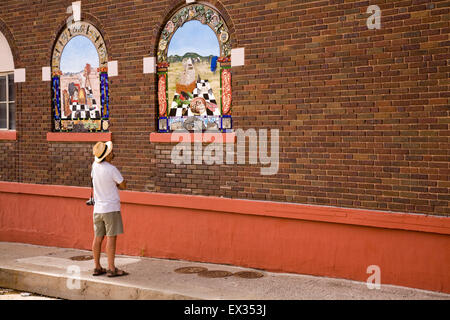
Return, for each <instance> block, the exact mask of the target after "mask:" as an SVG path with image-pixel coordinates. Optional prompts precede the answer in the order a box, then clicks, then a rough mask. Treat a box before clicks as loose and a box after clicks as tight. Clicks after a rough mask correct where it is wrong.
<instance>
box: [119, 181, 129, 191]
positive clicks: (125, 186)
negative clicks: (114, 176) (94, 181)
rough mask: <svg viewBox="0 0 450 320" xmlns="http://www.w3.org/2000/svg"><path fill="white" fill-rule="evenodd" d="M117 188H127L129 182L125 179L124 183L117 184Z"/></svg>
mask: <svg viewBox="0 0 450 320" xmlns="http://www.w3.org/2000/svg"><path fill="white" fill-rule="evenodd" d="M117 188H119V189H120V190H125V189H126V188H127V182H126V181H125V180H123V181H122V183H120V184H118V185H117Z"/></svg>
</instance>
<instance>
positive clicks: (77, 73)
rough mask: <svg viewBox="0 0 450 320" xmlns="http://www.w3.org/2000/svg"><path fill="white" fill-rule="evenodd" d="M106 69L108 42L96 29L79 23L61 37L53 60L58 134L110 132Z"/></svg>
mask: <svg viewBox="0 0 450 320" xmlns="http://www.w3.org/2000/svg"><path fill="white" fill-rule="evenodd" d="M107 65H108V56H107V53H106V45H105V42H104V40H103V38H102V36H101V33H100V32H99V31H98V30H97V29H96V28H95V27H94V26H93V25H91V24H89V23H86V22H76V23H74V24H72V25H71V26H70V27H68V28H66V29H65V30H64V31H63V32H62V33H61V35H60V36H59V38H58V39H57V41H56V43H55V46H54V49H53V56H52V96H53V97H52V110H53V117H54V130H55V131H73V132H94V131H107V130H108V128H109V121H108V119H109V92H108V91H109V89H108V86H109V85H108V73H107V72H108V68H107Z"/></svg>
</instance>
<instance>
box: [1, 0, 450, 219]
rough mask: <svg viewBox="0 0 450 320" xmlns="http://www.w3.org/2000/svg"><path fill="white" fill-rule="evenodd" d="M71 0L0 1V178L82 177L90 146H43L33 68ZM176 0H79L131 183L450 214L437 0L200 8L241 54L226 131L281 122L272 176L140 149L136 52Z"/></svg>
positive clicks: (445, 50)
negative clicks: (13, 90) (10, 124)
mask: <svg viewBox="0 0 450 320" xmlns="http://www.w3.org/2000/svg"><path fill="white" fill-rule="evenodd" d="M71 2H72V1H71V0H70V1H59V0H42V1H20V0H16V1H12V0H6V1H2V2H1V3H0V28H1V31H2V32H3V33H4V34H5V36H6V37H7V38H8V40H9V41H10V43H13V44H12V45H13V46H14V48H13V54H14V56H15V58H16V61H15V62H16V67H23V68H26V70H27V82H26V83H24V84H20V85H18V86H17V87H18V89H17V90H18V94H19V95H20V97H19V102H18V104H19V105H18V113H19V114H18V115H17V119H18V123H17V127H18V141H17V142H14V143H10V142H2V141H0V153H1V155H0V160H1V166H0V175H1V177H0V179H1V180H15V181H20V182H29V183H48V184H64V185H77V186H79V185H85V186H88V185H89V172H90V164H91V162H92V157H91V152H90V150H91V149H90V148H91V147H92V144H85V143H54V142H51V143H50V142H47V141H46V133H47V132H48V131H50V130H51V114H50V83H49V82H42V81H41V67H43V66H48V65H50V59H51V50H52V46H53V42H54V40H55V39H56V37H57V35H58V33H59V32H60V31H61V28H62V27H63V25H64V23H65V21H66V19H67V17H68V14H66V13H65V12H66V8H67V7H68V6H69V5H70V4H71ZM183 3H185V1H174V0H169V1H144V0H135V1H112V0H111V1H94V0H83V1H82V18H83V19H84V20H87V21H89V22H91V23H93V24H94V25H96V27H97V28H98V29H99V30H100V31H101V32H102V33H103V36H104V38H105V41H106V44H107V47H108V55H109V57H110V59H111V60H117V61H118V62H119V76H118V77H114V78H111V84H110V108H111V109H110V110H111V119H112V120H111V123H112V124H111V131H112V132H113V141H114V143H115V148H116V159H115V164H116V165H117V166H118V167H119V169H121V171H122V173H123V175H124V176H125V178H126V179H127V180H128V181H129V186H130V188H131V189H132V190H135V191H159V192H170V193H185V194H201V195H215V196H224V197H232V198H244V199H258V200H272V201H287V202H297V203H310V204H323V205H332V206H341V207H356V208H370V209H380V210H389V211H401V212H414V213H425V214H436V215H448V214H449V213H450V203H449V202H450V195H449V187H450V182H449V174H450V168H449V162H450V161H449V160H450V141H449V135H450V130H449V123H450V117H449V111H450V107H449V105H450V103H449V98H450V93H449V80H448V79H449V78H450V77H449V76H450V67H449V65H448V62H449V59H450V52H449V48H450V40H449V33H450V32H449V31H450V28H449V8H448V1H444V0H442V1H438V0H434V1H432V0H428V1H426V0H398V1H396V0H378V1H377V0H373V1H358V0H355V1H344V0H341V1H339V0H328V1H327V0H323V1H268V0H267V1H258V0H257V1H215V0H214V1H211V2H210V3H212V4H213V5H214V6H215V7H216V8H217V9H218V10H219V11H220V12H221V13H222V14H223V15H224V17H225V19H226V21H227V23H228V25H229V27H230V30H231V34H230V36H231V39H232V44H233V48H239V47H245V53H246V57H245V58H246V61H245V66H243V67H237V68H233V71H232V73H233V124H234V127H235V128H242V129H248V128H255V129H258V128H264V129H265V128H266V129H279V131H280V169H279V172H278V174H276V175H273V176H261V175H260V165H237V164H236V165H223V166H208V165H204V164H202V165H184V166H175V165H173V164H171V163H170V151H171V149H172V145H168V144H157V143H150V142H149V134H150V132H154V131H155V114H156V109H157V106H156V103H157V100H156V94H157V93H156V89H157V86H156V76H155V75H153V74H150V75H149V74H146V75H144V74H142V58H143V57H144V56H155V54H156V45H157V41H158V36H159V32H160V30H161V28H162V27H163V25H164V23H165V22H166V19H168V18H169V16H170V14H171V13H173V12H174V11H175V10H176V9H178V8H179V7H180V6H182V5H183ZM369 5H378V6H379V7H380V8H381V14H382V19H381V29H380V30H369V29H368V28H367V25H366V21H367V18H368V17H369V16H370V14H367V13H366V10H367V7H368V6H369ZM5 28H7V30H9V31H8V32H4V30H5ZM10 159H14V161H10ZM12 163H14V165H13V164H12Z"/></svg>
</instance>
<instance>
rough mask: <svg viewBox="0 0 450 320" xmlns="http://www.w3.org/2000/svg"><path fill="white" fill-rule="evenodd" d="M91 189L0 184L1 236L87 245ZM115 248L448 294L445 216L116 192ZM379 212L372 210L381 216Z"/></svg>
mask: <svg viewBox="0 0 450 320" xmlns="http://www.w3.org/2000/svg"><path fill="white" fill-rule="evenodd" d="M88 197H89V188H79V187H69V186H50V185H33V184H22V183H8V182H0V241H13V242H24V243H31V244H38V245H47V246H57V247H68V248H79V249H85V250H90V247H91V243H92V239H93V226H92V207H88V206H86V204H85V201H86V200H87V198H88ZM121 199H122V216H123V220H124V229H125V233H124V234H123V235H121V236H120V237H119V240H118V246H117V253H118V254H127V255H135V256H138V255H144V256H148V257H156V258H170V259H182V260H189V261H203V262H211V263H225V264H234V265H239V266H243V267H252V268H260V269H265V270H268V271H280V272H294V273H301V274H311V275H318V276H327V277H335V278H346V279H352V280H357V281H366V280H367V279H368V277H369V276H370V275H369V274H367V267H368V266H370V265H377V266H379V267H380V270H381V284H382V285H383V284H394V285H401V286H407V287H415V288H420V289H426V290H435V291H442V292H447V293H450V277H449V276H448V269H449V266H450V237H449V235H448V229H449V219H448V218H439V217H426V216H417V215H410V214H391V213H384V212H376V211H366V210H351V209H342V208H332V207H318V206H303V205H296V204H285V203H273V202H267V203H266V202H262V201H247V200H233V199H220V198H213V197H211V198H208V197H200V196H185V195H173V194H154V193H141V192H128V191H126V192H122V193H121ZM378 217H379V218H378Z"/></svg>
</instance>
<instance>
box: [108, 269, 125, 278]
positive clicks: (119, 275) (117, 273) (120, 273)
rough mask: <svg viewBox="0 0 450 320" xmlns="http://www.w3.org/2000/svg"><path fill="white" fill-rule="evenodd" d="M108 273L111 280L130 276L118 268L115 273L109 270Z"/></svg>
mask: <svg viewBox="0 0 450 320" xmlns="http://www.w3.org/2000/svg"><path fill="white" fill-rule="evenodd" d="M106 273H107V276H108V277H110V278H112V277H121V276H126V275H128V272H125V271H123V270H119V269H117V268H115V270H114V271H112V270H108V271H107V272H106Z"/></svg>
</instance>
